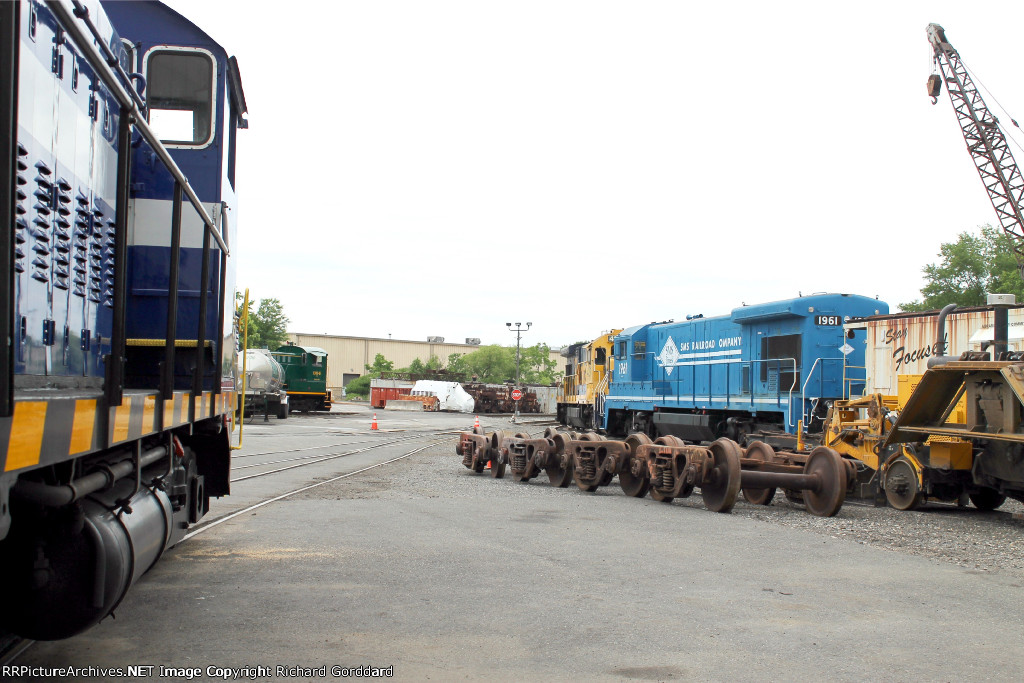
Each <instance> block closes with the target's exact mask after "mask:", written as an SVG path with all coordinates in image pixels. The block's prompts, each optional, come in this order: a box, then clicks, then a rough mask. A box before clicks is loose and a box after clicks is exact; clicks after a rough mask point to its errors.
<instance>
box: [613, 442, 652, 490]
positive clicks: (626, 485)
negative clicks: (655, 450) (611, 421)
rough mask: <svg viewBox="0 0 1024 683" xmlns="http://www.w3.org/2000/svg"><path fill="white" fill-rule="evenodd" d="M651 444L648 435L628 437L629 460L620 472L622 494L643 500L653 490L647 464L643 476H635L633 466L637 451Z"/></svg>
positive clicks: (642, 470)
mask: <svg viewBox="0 0 1024 683" xmlns="http://www.w3.org/2000/svg"><path fill="white" fill-rule="evenodd" d="M649 443H651V439H650V437H648V436H647V435H646V434H630V435H629V436H627V437H626V445H627V446H629V460H628V461H626V462H625V463H624V465H623V468H622V471H621V472H619V486H621V487H622V492H623V493H625V494H626V495H627V496H632V497H633V498H643V497H644V496H646V495H647V491H649V490H650V488H651V480H650V479H649V478H648V477H647V467H646V463H643V465H644V466H643V468H642V469H641V472H642V474H640V475H639V476H637V475H635V474H633V465H634V464H635V462H636V449H637V448H639V447H640V446H644V445H647V444H649Z"/></svg>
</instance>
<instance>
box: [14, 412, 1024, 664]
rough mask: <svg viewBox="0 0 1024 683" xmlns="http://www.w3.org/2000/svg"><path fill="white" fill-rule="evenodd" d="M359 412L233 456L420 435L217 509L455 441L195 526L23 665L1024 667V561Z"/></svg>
mask: <svg viewBox="0 0 1024 683" xmlns="http://www.w3.org/2000/svg"><path fill="white" fill-rule="evenodd" d="M346 410H348V411H350V412H353V413H355V414H351V415H331V416H329V417H321V418H316V417H309V416H293V417H292V418H291V419H289V420H287V421H285V422H275V421H274V420H271V422H270V423H269V424H267V425H263V424H260V423H257V424H254V425H252V428H251V429H250V427H248V426H247V428H246V429H247V436H246V448H245V449H243V450H242V451H240V452H239V455H246V454H250V453H259V452H273V451H277V450H288V449H292V450H294V449H301V448H307V447H310V446H316V445H319V444H324V443H332V444H336V443H343V442H345V441H346V440H349V441H358V440H362V441H366V440H368V439H382V438H391V437H393V436H395V435H399V434H404V435H406V436H411V435H415V434H419V435H421V436H422V438H421V439H419V440H417V441H414V442H407V443H403V444H397V445H396V446H394V447H389V448H381V449H377V450H374V451H369V452H366V453H361V454H358V455H352V456H348V457H344V458H339V459H335V460H331V461H327V462H324V463H321V464H318V465H315V466H311V467H309V468H297V469H294V470H290V471H288V472H286V473H282V474H281V475H275V476H274V477H265V478H261V479H254V480H252V482H242V483H240V484H238V485H237V486H236V487H235V488H236V491H235V495H234V496H232V498H228V499H225V500H224V501H218V502H216V503H215V504H214V507H213V509H212V510H211V515H212V516H214V517H216V516H217V515H218V514H223V513H224V512H226V511H229V510H238V509H241V508H242V507H243V503H247V502H252V501H256V500H258V499H259V498H260V497H261V496H263V497H266V496H269V495H272V494H274V493H275V491H276V492H278V493H280V492H284V491H285V490H290V489H291V488H295V484H296V483H300V480H305V481H312V480H317V481H325V480H327V479H330V478H331V477H334V476H337V475H339V474H342V473H345V472H349V471H354V470H356V469H359V468H360V467H366V466H368V465H369V464H373V463H374V462H381V461H384V460H388V459H391V458H394V457H396V456H397V455H400V454H401V453H404V452H407V451H408V450H410V449H411V448H412V447H414V446H415V445H416V444H428V443H431V442H434V441H437V440H438V439H445V443H444V444H443V445H440V446H436V447H433V448H430V449H428V450H425V451H423V452H421V453H418V454H416V455H413V456H411V457H410V458H407V459H405V460H401V461H398V462H395V463H392V464H389V465H385V466H383V467H380V468H375V469H372V470H369V471H366V472H363V473H362V474H358V475H355V476H353V477H349V478H345V479H340V480H337V481H334V482H332V483H328V484H324V485H322V486H318V487H317V488H313V489H310V490H308V491H306V492H304V493H301V494H298V495H295V496H292V497H289V498H285V499H283V500H280V501H278V502H275V503H273V504H270V505H267V506H264V507H261V508H258V509H256V510H253V511H251V512H247V513H245V514H242V515H239V516H237V517H235V518H233V519H231V520H229V521H227V522H225V523H223V524H220V525H218V526H216V527H213V528H211V529H210V530H209V531H207V532H205V533H202V534H200V535H197V536H196V537H194V538H192V539H190V540H188V541H187V542H185V543H183V544H181V545H179V546H178V547H176V548H174V549H173V550H172V551H170V552H169V553H168V554H167V555H166V556H165V557H164V559H163V560H162V561H161V562H160V563H158V564H157V566H156V567H155V568H154V569H152V570H151V571H150V572H149V573H148V574H147V575H146V576H145V577H143V578H142V580H141V581H140V582H139V583H138V584H137V585H136V586H135V587H134V588H133V589H132V591H131V592H130V593H129V594H128V596H127V598H126V599H125V601H124V603H123V604H122V605H121V606H120V608H119V609H118V610H117V613H116V616H117V618H116V619H107V620H106V621H104V622H103V623H101V624H100V625H99V626H97V627H96V628H93V629H92V630H90V631H88V632H86V633H85V634H82V635H80V636H77V637H75V638H72V639H69V640H67V641H63V642H58V643H39V644H36V645H35V646H33V647H32V648H31V649H29V650H28V651H27V652H25V653H24V654H23V655H22V656H21V657H20V658H19V660H18V661H17V662H16V664H19V665H30V666H68V665H74V666H97V667H98V666H107V667H111V666H112V667H125V666H127V665H132V664H146V665H150V664H151V665H156V666H161V665H162V666H167V667H179V668H185V667H198V668H199V669H201V672H202V677H203V678H208V676H207V674H208V673H209V670H208V669H207V667H221V668H224V669H227V668H232V667H256V666H264V667H269V669H270V673H271V674H272V675H271V676H269V677H267V678H263V679H262V680H272V679H278V680H295V679H289V678H288V676H285V675H282V676H278V675H277V669H276V667H277V666H298V667H305V668H317V667H321V666H326V667H327V673H328V674H330V673H331V669H332V667H334V666H342V667H359V666H366V665H369V666H373V667H390V666H393V667H394V669H393V673H394V677H395V678H397V679H400V680H456V679H476V678H484V679H494V680H591V679H603V680H652V681H656V680H664V681H668V680H699V681H705V680H708V681H736V680H741V681H748V680H750V681H753V680H758V681H760V680H765V679H770V680H793V681H797V680H799V681H804V680H839V681H854V680H856V681H864V680H879V681H911V680H912V681H952V680H968V679H972V680H973V679H982V680H985V679H991V680H1016V679H1018V678H1019V676H1020V670H1021V662H1024V642H1022V639H1021V636H1020V634H1021V633H1022V632H1024V571H1021V570H1020V569H1017V568H1012V569H1007V570H1005V571H1000V570H999V569H998V568H997V569H991V570H986V571H983V570H979V569H973V568H970V567H966V566H962V565H958V564H953V563H950V562H944V561H941V560H937V559H933V558H929V557H922V556H920V555H914V554H910V553H907V552H900V551H899V550H889V549H881V548H879V547H876V546H873V545H870V544H865V543H862V542H858V541H856V540H851V539H850V538H849V537H846V536H842V537H833V536H831V535H829V533H828V530H827V527H826V528H825V530H824V532H822V530H821V529H817V530H815V531H809V530H805V529H801V528H796V527H793V526H786V525H783V524H776V523H773V522H772V520H771V517H772V513H773V512H774V511H775V508H774V506H773V507H772V508H768V509H767V510H762V511H760V512H759V516H761V517H764V519H755V518H751V517H750V516H749V515H747V516H745V515H742V514H732V515H721V514H715V513H711V512H708V511H706V510H704V509H702V508H701V507H700V506H699V504H680V503H679V502H677V503H674V504H671V505H665V504H661V503H657V502H654V501H652V500H651V499H650V498H646V499H643V500H634V499H630V498H626V497H625V496H623V495H622V493H621V491H619V490H618V487H617V485H613V486H612V487H608V488H603V489H601V490H600V491H599V492H598V493H597V494H586V493H582V492H580V491H579V490H577V489H576V488H575V487H571V488H569V489H565V490H558V489H553V488H551V487H550V486H548V485H547V483H546V479H545V478H544V477H542V478H541V479H538V480H534V481H532V482H530V483H528V484H522V483H518V482H514V481H512V480H511V479H504V480H494V479H492V478H490V477H489V476H487V475H486V474H485V475H476V474H473V473H472V472H470V471H469V470H467V469H465V468H464V467H462V465H461V463H460V458H459V456H457V455H455V452H454V443H455V440H456V439H455V436H453V435H450V434H449V435H441V436H438V435H437V434H438V432H443V431H445V430H448V429H451V428H453V427H454V428H464V427H467V426H468V425H469V423H470V420H471V418H467V417H466V416H459V415H455V416H453V415H444V414H440V415H432V414H430V415H420V414H399V413H391V412H390V411H389V412H387V413H385V412H383V411H378V417H379V419H380V422H381V427H382V429H384V430H390V429H395V430H405V431H404V432H399V431H395V432H391V431H385V432H380V433H377V434H368V433H367V432H366V431H365V430H366V428H367V427H368V418H369V416H368V414H367V413H366V412H365V410H364V409H357V408H347V409H346ZM484 425H485V428H487V429H489V430H490V429H494V428H501V427H508V426H509V425H508V424H507V421H503V420H502V419H500V418H487V417H485V419H484ZM540 429H542V427H535V428H533V430H532V431H540ZM334 450H335V451H337V450H338V449H337V448H335V449H334ZM313 452H320V451H316V450H314V451H313ZM332 452H333V451H332ZM261 457H262V456H261ZM255 460H256V458H255V457H253V458H252V462H255ZM242 462H246V460H244V459H240V458H236V464H237V463H242ZM253 469H256V468H253ZM239 474H241V472H239ZM278 476H280V480H278V479H277V478H276V477H278ZM249 484H251V485H249ZM690 502H694V499H691V501H690ZM696 502H697V503H699V498H698V499H696ZM845 512H846V510H845V509H844V511H843V512H841V513H840V515H839V517H837V518H835V520H834V523H835V524H836V525H837V526H836V528H837V529H838V528H839V527H840V526H841V525H843V524H849V521H850V518H849V517H847V518H845V521H844V513H845ZM829 523H831V522H829ZM1022 531H1024V525H1022ZM154 673H159V671H158V670H157V671H155V672H154ZM300 673H301V672H300ZM244 675H245V674H244V673H243V676H244ZM172 678H175V679H176V680H182V679H183V677H182V676H177V677H172ZM82 680H85V679H82ZM89 680H96V679H89ZM307 680H314V677H312V676H310V677H307Z"/></svg>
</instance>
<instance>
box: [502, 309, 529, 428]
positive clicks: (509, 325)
mask: <svg viewBox="0 0 1024 683" xmlns="http://www.w3.org/2000/svg"><path fill="white" fill-rule="evenodd" d="M532 325H533V323H526V327H523V326H521V325H520V324H519V323H516V326H515V327H512V323H505V327H507V328H508V331H509V332H515V333H516V389H518V388H519V338H520V337H521V336H522V335H523V333H524V332H526V331H528V330H529V329H530V327H531V326H532ZM518 421H519V401H516V411H515V414H514V415H512V423H513V424H515V423H516V422H518Z"/></svg>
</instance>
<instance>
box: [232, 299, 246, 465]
mask: <svg viewBox="0 0 1024 683" xmlns="http://www.w3.org/2000/svg"><path fill="white" fill-rule="evenodd" d="M248 348H249V288H248V287H246V288H245V299H244V300H243V302H242V405H241V407H240V408H239V409H238V445H237V446H232V447H231V450H233V451H237V450H238V449H239V448H241V447H242V432H243V431H244V430H245V378H246V371H247V370H248V369H249V365H248V362H247V361H248V360H249V359H248V358H246V353H245V351H246V349H248Z"/></svg>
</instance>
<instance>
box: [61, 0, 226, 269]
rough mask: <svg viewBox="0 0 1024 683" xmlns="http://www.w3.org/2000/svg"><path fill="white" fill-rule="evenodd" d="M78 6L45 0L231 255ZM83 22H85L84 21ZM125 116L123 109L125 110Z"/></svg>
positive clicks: (200, 216)
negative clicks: (96, 43) (85, 28)
mask: <svg viewBox="0 0 1024 683" xmlns="http://www.w3.org/2000/svg"><path fill="white" fill-rule="evenodd" d="M72 2H73V3H74V4H75V5H76V9H74V10H69V9H68V8H67V6H66V5H65V4H64V0H46V4H47V6H48V7H49V8H50V9H51V10H52V11H53V13H54V14H55V15H57V18H58V19H60V21H61V23H62V24H63V25H64V27H65V28H66V29H67V32H68V35H70V36H71V38H72V39H73V40H74V41H75V43H76V44H77V45H78V47H79V49H81V50H82V55H83V56H84V57H85V58H86V60H88V62H89V64H90V65H91V66H92V67H93V68H94V69H96V73H97V74H98V75H99V77H100V78H101V79H102V80H103V82H104V83H105V84H106V85H107V87H108V88H110V91H111V93H112V94H113V95H114V97H115V98H116V99H117V101H118V102H119V103H120V104H121V107H122V109H127V110H129V113H130V114H131V116H132V118H133V119H134V124H135V126H136V127H137V128H138V130H139V132H140V133H141V134H142V137H143V138H144V139H145V140H146V142H148V143H149V144H150V146H151V147H152V148H153V151H154V152H156V155H157V156H158V157H160V160H161V161H162V162H163V164H164V166H165V167H166V168H167V170H168V171H169V172H170V174H171V177H172V178H174V180H175V181H176V182H178V183H179V184H180V185H181V189H182V190H183V191H184V192H185V194H186V195H187V196H188V199H189V202H190V203H191V204H192V206H193V207H194V208H195V210H196V213H198V214H199V218H201V219H202V221H203V223H204V224H205V225H206V229H207V230H209V231H210V233H211V234H212V235H213V238H214V239H215V240H216V241H217V245H218V246H219V247H220V248H221V251H223V252H224V253H225V254H230V253H231V251H230V250H229V249H228V245H227V244H226V243H225V242H224V237H223V236H222V235H221V234H220V232H218V230H217V226H216V224H215V223H214V221H213V219H212V218H210V214H208V213H207V212H206V207H204V206H203V203H202V202H201V201H199V196H198V195H196V193H195V190H193V189H192V186H191V185H189V182H188V179H187V178H186V177H185V174H184V173H182V172H181V169H180V168H178V164H177V163H175V161H174V159H173V158H171V153H170V152H169V151H168V150H167V148H166V147H164V144H163V142H161V141H160V138H159V137H157V135H156V133H154V132H153V129H152V128H150V127H149V122H148V121H147V120H146V117H145V115H144V114H143V113H142V110H141V109H140V108H139V106H138V105H137V104H136V103H135V98H133V97H132V96H131V95H129V94H128V92H127V91H126V90H125V88H124V86H122V85H121V83H120V82H119V81H118V79H117V77H116V76H115V75H114V72H113V71H112V70H111V68H110V66H109V65H108V64H107V62H106V60H105V59H104V58H103V57H102V56H101V55H100V54H99V53H98V52H97V51H96V48H94V47H93V45H92V42H91V41H90V40H89V36H87V35H86V34H85V32H84V31H83V30H82V27H81V25H80V23H79V19H78V16H79V11H82V12H84V13H85V15H88V10H86V8H85V7H83V6H82V5H81V4H80V3H78V2H77V0H72ZM83 23H84V22H83ZM122 116H124V112H122Z"/></svg>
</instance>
